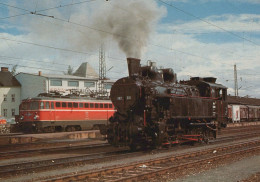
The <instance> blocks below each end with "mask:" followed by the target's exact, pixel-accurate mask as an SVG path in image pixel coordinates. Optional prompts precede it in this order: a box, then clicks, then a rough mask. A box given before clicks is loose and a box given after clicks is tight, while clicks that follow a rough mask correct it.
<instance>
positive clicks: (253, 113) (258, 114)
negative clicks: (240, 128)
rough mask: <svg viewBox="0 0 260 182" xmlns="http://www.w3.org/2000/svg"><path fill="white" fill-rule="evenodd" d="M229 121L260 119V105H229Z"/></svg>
mask: <svg viewBox="0 0 260 182" xmlns="http://www.w3.org/2000/svg"><path fill="white" fill-rule="evenodd" d="M228 119H229V122H233V123H237V122H247V121H260V106H252V105H238V104H229V105H228Z"/></svg>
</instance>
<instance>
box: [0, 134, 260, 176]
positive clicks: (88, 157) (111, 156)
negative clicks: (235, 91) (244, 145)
mask: <svg viewBox="0 0 260 182" xmlns="http://www.w3.org/2000/svg"><path fill="white" fill-rule="evenodd" d="M244 131H245V132H244V133H242V134H240V135H236V136H234V135H233V136H229V135H221V137H220V138H218V139H217V140H214V141H212V142H210V145H212V146H214V145H218V144H225V143H227V142H231V141H236V140H241V139H249V138H252V137H257V136H259V135H260V132H259V130H258V132H256V131H254V132H253V133H252V130H250V131H251V132H247V131H248V130H244ZM106 145H107V144H106ZM106 145H103V146H102V145H100V146H98V145H90V146H86V145H79V146H70V147H68V146H65V147H57V148H45V149H32V150H20V151H17V152H14V151H13V152H12V153H9V154H8V152H7V153H5V154H4V153H3V152H2V153H0V156H1V158H2V159H4V158H5V159H7V158H8V157H9V158H14V157H15V159H16V158H17V159H19V158H22V157H24V158H25V160H24V161H20V162H19V160H18V162H17V163H13V164H9V165H7V163H6V164H3V165H0V171H1V172H0V180H2V179H8V178H10V177H11V176H14V175H15V176H16V175H17V176H21V175H26V174H28V175H29V174H30V173H40V172H44V171H51V170H54V169H56V170H59V169H61V170H62V169H64V168H65V167H68V166H71V167H73V166H84V165H86V164H93V163H102V162H109V161H116V160H121V159H122V160H123V159H125V158H133V157H136V156H141V157H142V156H143V155H149V151H148V152H146V153H144V152H142V151H141V152H135V153H131V152H129V151H128V150H125V149H121V150H120V151H114V152H94V151H98V149H100V150H102V151H111V150H110V149H109V148H106ZM210 145H209V146H210ZM200 146H201V145H197V146H195V147H192V148H196V147H200ZM91 148H92V149H93V151H92V152H90V151H91V150H89V149H91ZM187 148H191V147H190V146H187V145H186V146H182V147H172V148H171V149H165V150H155V151H153V152H152V153H164V152H165V153H167V152H174V151H181V150H184V149H187ZM78 150H80V151H81V152H78ZM50 151H51V152H50ZM64 151H66V152H64ZM73 151H74V152H73ZM84 151H85V154H83V153H84ZM82 152H83V153H82ZM19 153H20V154H19ZM55 153H60V154H64V153H67V154H70V153H71V154H73V153H74V155H71V156H70V155H67V156H63V157H54V158H52V157H50V158H48V159H43V158H42V159H41V160H40V158H41V156H45V154H55ZM76 153H77V154H78V155H75V154H76ZM86 153H88V154H86ZM2 154H3V155H2ZM4 155H5V156H4ZM28 156H30V157H31V156H39V159H38V160H36V161H31V162H25V161H26V160H27V157H28ZM29 160H30V159H29ZM3 161H4V160H3ZM7 161H8V160H7ZM0 164H1V160H0ZM66 174H68V173H66ZM62 176H64V175H62ZM43 179H44V178H42V179H41V180H43ZM29 181H30V180H29ZM33 181H35V180H33Z"/></svg>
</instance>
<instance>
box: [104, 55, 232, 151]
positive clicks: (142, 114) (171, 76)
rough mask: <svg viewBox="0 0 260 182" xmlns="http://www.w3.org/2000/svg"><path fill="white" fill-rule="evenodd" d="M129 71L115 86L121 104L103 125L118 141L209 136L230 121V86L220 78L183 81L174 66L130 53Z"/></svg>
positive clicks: (138, 143)
mask: <svg viewBox="0 0 260 182" xmlns="http://www.w3.org/2000/svg"><path fill="white" fill-rule="evenodd" d="M127 63H128V71H129V76H128V77H124V78H121V79H119V80H117V81H116V82H115V83H114V85H113V86H112V88H111V95H110V97H111V100H112V103H113V104H114V106H115V108H116V110H117V111H116V112H115V114H114V115H113V116H112V117H111V118H110V119H109V124H108V125H107V127H106V128H103V129H102V130H101V133H102V134H104V135H107V139H108V142H109V143H110V144H112V145H114V146H129V147H130V148H132V149H136V148H137V147H147V146H152V147H157V146H162V145H169V144H174V143H180V142H185V141H191V142H193V141H199V142H200V141H208V140H209V139H210V138H215V137H216V134H217V131H218V129H220V128H221V127H223V126H225V125H226V124H227V122H228V107H227V101H226V99H227V88H226V87H225V86H223V85H221V84H217V83H215V81H216V78H213V77H207V78H200V77H193V78H191V79H190V80H187V81H180V82H177V78H176V74H175V73H174V72H173V70H172V69H170V68H167V69H158V68H157V67H156V63H154V62H151V61H149V62H148V65H147V66H142V67H141V66H140V59H135V58H127Z"/></svg>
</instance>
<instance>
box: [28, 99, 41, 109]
mask: <svg viewBox="0 0 260 182" xmlns="http://www.w3.org/2000/svg"><path fill="white" fill-rule="evenodd" d="M42 104H43V103H42ZM30 109H31V110H37V109H39V102H37V101H34V102H31V104H30Z"/></svg>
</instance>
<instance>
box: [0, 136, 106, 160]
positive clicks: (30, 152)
mask: <svg viewBox="0 0 260 182" xmlns="http://www.w3.org/2000/svg"><path fill="white" fill-rule="evenodd" d="M106 147H110V145H109V144H108V143H107V142H105V141H103V142H102V141H101V142H97V144H89V143H85V142H83V143H79V144H76V145H75V146H73V145H69V144H68V143H67V144H66V146H61V147H53V148H40V149H27V150H12V151H7V152H0V156H1V157H0V161H1V160H6V159H13V158H22V157H32V156H39V155H46V154H55V153H60V152H64V151H67V152H68V153H69V152H73V151H76V150H89V151H91V150H98V149H101V148H102V149H104V148H106ZM110 148H111V147H110Z"/></svg>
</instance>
